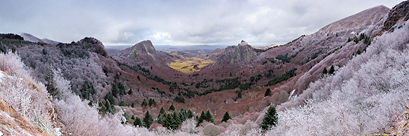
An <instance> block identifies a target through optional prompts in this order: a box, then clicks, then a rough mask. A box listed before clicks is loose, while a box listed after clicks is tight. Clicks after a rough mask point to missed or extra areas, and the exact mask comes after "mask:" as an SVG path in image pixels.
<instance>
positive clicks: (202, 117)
mask: <svg viewBox="0 0 409 136" xmlns="http://www.w3.org/2000/svg"><path fill="white" fill-rule="evenodd" d="M205 118H206V113H205V112H204V111H202V113H200V117H199V118H198V119H197V120H198V121H197V125H196V127H198V126H199V124H200V123H202V122H203V120H205Z"/></svg>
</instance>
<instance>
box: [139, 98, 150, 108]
mask: <svg viewBox="0 0 409 136" xmlns="http://www.w3.org/2000/svg"><path fill="white" fill-rule="evenodd" d="M141 106H142V107H145V106H148V102H146V99H143V102H142V103H141Z"/></svg>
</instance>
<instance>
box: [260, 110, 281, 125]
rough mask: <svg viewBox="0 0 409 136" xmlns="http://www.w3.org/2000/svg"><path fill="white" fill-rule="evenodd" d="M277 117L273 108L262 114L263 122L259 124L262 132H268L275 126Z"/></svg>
mask: <svg viewBox="0 0 409 136" xmlns="http://www.w3.org/2000/svg"><path fill="white" fill-rule="evenodd" d="M277 120H278V115H277V111H276V107H275V106H270V107H268V109H267V112H266V113H265V114H264V117H263V121H262V122H261V123H260V124H259V125H260V127H261V128H262V129H263V130H268V129H270V128H271V127H272V126H276V123H277Z"/></svg>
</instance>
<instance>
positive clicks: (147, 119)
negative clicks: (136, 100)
mask: <svg viewBox="0 0 409 136" xmlns="http://www.w3.org/2000/svg"><path fill="white" fill-rule="evenodd" d="M143 123H144V125H145V127H146V128H149V127H150V126H151V125H152V123H153V118H152V116H151V114H149V111H146V113H145V117H144V118H143Z"/></svg>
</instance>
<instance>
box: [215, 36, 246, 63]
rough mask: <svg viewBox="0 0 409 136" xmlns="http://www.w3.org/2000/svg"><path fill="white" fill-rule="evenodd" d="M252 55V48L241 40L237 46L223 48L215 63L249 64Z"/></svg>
mask: <svg viewBox="0 0 409 136" xmlns="http://www.w3.org/2000/svg"><path fill="white" fill-rule="evenodd" d="M253 55H254V54H253V48H252V47H251V46H250V45H249V44H248V43H247V42H245V41H243V40H242V41H241V42H240V43H239V44H238V45H237V46H228V47H227V48H225V49H224V52H223V53H222V54H220V56H219V59H218V60H217V62H216V63H228V64H233V63H250V62H251V61H252V59H253V57H254V56H253Z"/></svg>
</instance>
